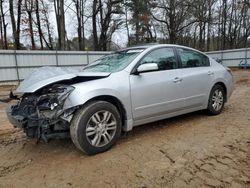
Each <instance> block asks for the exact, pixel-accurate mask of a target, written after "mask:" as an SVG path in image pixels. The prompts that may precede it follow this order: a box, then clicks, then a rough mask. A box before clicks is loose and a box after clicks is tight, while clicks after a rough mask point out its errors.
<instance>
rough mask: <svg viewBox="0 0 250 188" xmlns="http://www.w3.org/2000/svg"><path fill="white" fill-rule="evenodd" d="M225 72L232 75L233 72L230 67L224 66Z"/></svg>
mask: <svg viewBox="0 0 250 188" xmlns="http://www.w3.org/2000/svg"><path fill="white" fill-rule="evenodd" d="M226 70H227V72H229V73H230V74H231V75H232V76H233V72H232V70H231V69H230V68H228V67H226Z"/></svg>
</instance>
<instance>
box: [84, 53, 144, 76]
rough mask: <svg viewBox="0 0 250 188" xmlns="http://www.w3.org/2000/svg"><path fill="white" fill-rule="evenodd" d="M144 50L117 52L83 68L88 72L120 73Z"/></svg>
mask: <svg viewBox="0 0 250 188" xmlns="http://www.w3.org/2000/svg"><path fill="white" fill-rule="evenodd" d="M142 51H143V49H136V50H127V51H121V52H115V53H113V54H110V55H107V56H104V57H102V58H100V59H98V60H96V61H95V62H94V63H93V64H91V65H88V66H86V67H84V68H83V71H86V72H111V73H112V72H118V71H120V70H122V69H124V68H125V67H127V66H128V65H129V64H130V63H131V62H132V61H133V60H134V59H135V58H136V57H137V56H138V55H139V54H140V53H141V52H142Z"/></svg>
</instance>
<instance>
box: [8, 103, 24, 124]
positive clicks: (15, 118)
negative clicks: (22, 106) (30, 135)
mask: <svg viewBox="0 0 250 188" xmlns="http://www.w3.org/2000/svg"><path fill="white" fill-rule="evenodd" d="M15 107H16V105H11V106H9V107H8V108H7V109H6V114H7V117H8V120H9V122H10V123H11V124H12V125H13V126H14V127H15V128H24V127H25V124H26V123H27V120H25V118H24V117H23V116H20V115H13V114H12V112H13V108H15Z"/></svg>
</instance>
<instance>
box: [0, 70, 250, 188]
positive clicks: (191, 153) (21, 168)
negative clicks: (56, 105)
mask: <svg viewBox="0 0 250 188" xmlns="http://www.w3.org/2000/svg"><path fill="white" fill-rule="evenodd" d="M234 76H235V83H236V84H235V90H234V93H233V95H232V97H231V98H230V100H229V102H228V103H227V104H226V106H225V110H224V112H223V113H222V114H221V115H219V116H207V115H206V113H205V112H195V113H191V114H188V115H184V116H180V117H176V118H172V119H168V120H164V121H160V122H156V123H151V124H148V125H144V126H140V127H137V128H135V129H134V130H133V131H132V132H130V133H128V134H126V135H123V136H122V138H121V140H120V141H119V142H118V144H117V145H116V146H115V147H113V148H112V149H111V150H109V151H108V152H105V153H102V154H98V155H95V156H87V155H84V154H83V153H81V152H79V151H78V150H77V149H76V148H75V147H74V145H73V143H72V142H71V140H52V141H51V142H49V143H48V144H46V143H42V142H41V143H38V144H36V141H35V140H30V139H26V138H25V136H24V135H23V133H22V132H21V131H20V130H18V129H13V128H12V127H11V125H10V124H9V123H8V121H7V119H6V116H5V112H4V108H5V107H6V105H5V104H3V103H0V187H1V188H2V187H3V188H5V187H90V188H91V187H119V188H120V187H138V188H139V187H144V188H146V187H192V188H193V187H233V188H237V187H250V71H234ZM0 89H1V90H2V91H3V88H0Z"/></svg>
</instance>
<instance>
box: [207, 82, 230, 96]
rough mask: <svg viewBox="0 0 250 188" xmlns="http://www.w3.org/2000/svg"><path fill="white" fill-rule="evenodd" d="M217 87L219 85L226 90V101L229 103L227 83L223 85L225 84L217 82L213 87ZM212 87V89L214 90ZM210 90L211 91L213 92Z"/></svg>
mask: <svg viewBox="0 0 250 188" xmlns="http://www.w3.org/2000/svg"><path fill="white" fill-rule="evenodd" d="M215 85H219V86H221V87H222V88H223V89H224V91H225V96H226V101H227V92H228V91H227V86H226V84H225V83H223V82H221V81H218V82H216V83H215V84H214V85H213V87H214V86H215ZM213 87H212V88H213ZM212 88H211V90H212ZM211 90H210V91H211Z"/></svg>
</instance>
